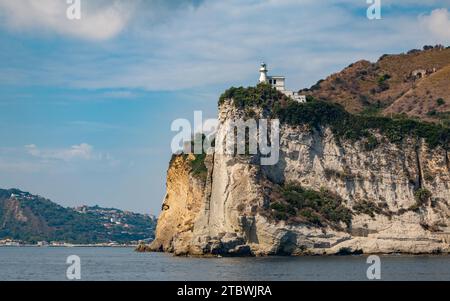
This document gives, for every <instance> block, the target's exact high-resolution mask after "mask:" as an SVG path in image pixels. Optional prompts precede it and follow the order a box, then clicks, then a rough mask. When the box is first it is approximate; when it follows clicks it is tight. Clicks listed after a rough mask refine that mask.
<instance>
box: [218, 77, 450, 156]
mask: <svg viewBox="0 0 450 301" xmlns="http://www.w3.org/2000/svg"><path fill="white" fill-rule="evenodd" d="M226 99H233V103H234V105H235V106H236V107H238V108H240V109H244V110H249V109H252V108H255V107H262V108H264V109H265V110H267V111H269V112H270V116H268V117H271V118H278V119H280V122H281V123H285V124H290V125H305V124H306V125H309V126H311V128H314V129H317V130H320V128H321V126H329V127H330V128H331V129H332V131H333V133H334V134H335V136H336V137H337V138H343V139H348V140H353V141H354V140H358V139H363V138H366V139H368V146H367V149H368V150H371V149H373V148H375V147H376V146H377V145H378V141H377V140H376V138H375V137H374V136H373V134H372V133H371V132H370V130H376V131H379V132H380V134H382V135H384V136H385V137H387V138H388V139H389V141H390V142H393V143H400V142H402V141H404V139H405V138H407V137H416V138H423V139H425V140H426V142H427V143H428V145H429V146H430V147H431V148H435V147H437V146H442V147H443V148H445V149H447V150H448V149H450V128H449V127H446V126H441V125H436V124H432V123H427V122H420V121H417V120H413V119H408V118H406V117H404V116H398V117H396V118H387V117H377V116H367V115H353V114H350V113H348V112H347V111H345V109H344V108H343V107H342V106H340V105H337V104H333V103H329V102H323V101H317V100H312V99H310V101H309V102H307V103H298V102H295V101H294V100H292V99H290V98H289V97H286V96H285V95H283V94H282V93H280V92H278V91H276V89H274V88H272V87H271V86H270V85H266V84H260V85H258V86H256V87H248V88H242V87H240V88H231V89H229V90H227V91H226V92H225V93H224V94H222V96H221V97H220V101H219V103H220V104H222V103H223V102H224V101H225V100H226ZM311 100H312V101H311Z"/></svg>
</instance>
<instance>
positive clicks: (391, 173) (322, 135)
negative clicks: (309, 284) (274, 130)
mask: <svg viewBox="0 0 450 301" xmlns="http://www.w3.org/2000/svg"><path fill="white" fill-rule="evenodd" d="M448 54H449V50H448V49H442V48H434V47H433V48H432V49H427V50H425V51H417V52H414V51H413V52H410V53H409V54H407V55H401V56H399V57H391V56H385V57H383V58H382V59H381V60H380V61H379V62H378V63H377V64H371V63H369V62H365V61H363V62H359V63H356V64H354V65H353V66H351V67H349V68H348V69H347V70H345V71H343V72H342V73H341V74H340V75H339V76H338V75H333V76H331V77H330V78H328V79H327V80H326V81H324V82H322V83H320V85H319V86H320V87H318V88H315V89H312V90H313V91H309V92H310V93H312V95H311V94H309V95H308V96H309V97H307V99H306V100H307V101H306V102H299V101H296V100H295V99H292V98H290V97H288V96H286V95H285V94H283V93H282V92H280V91H278V90H277V89H276V88H275V87H273V83H270V82H268V83H260V84H259V85H257V86H256V87H248V88H244V87H239V88H230V89H228V90H227V91H225V92H224V93H223V94H222V96H221V97H220V99H219V112H218V116H219V125H218V130H217V134H216V137H221V138H222V139H220V140H219V141H215V146H216V147H221V148H222V149H226V141H227V140H230V139H229V138H231V137H228V136H229V135H235V131H234V130H232V129H233V128H231V129H230V126H232V125H233V124H236V122H237V121H239V120H243V119H244V120H245V119H248V118H254V119H256V120H261V119H268V120H273V119H277V120H279V122H280V144H279V145H280V151H279V160H278V161H277V162H276V163H275V164H274V165H263V164H261V158H263V157H265V156H264V155H263V154H261V153H258V154H254V155H250V154H248V153H247V154H245V155H238V154H227V153H221V152H218V153H208V154H202V155H194V154H181V155H174V156H173V158H172V160H171V161H170V164H169V168H168V172H167V193H166V197H165V199H164V201H163V206H162V208H163V211H162V213H161V215H160V217H159V218H158V225H157V228H156V237H155V240H154V241H153V242H152V243H151V244H150V245H148V246H146V247H144V246H140V250H142V251H147V250H150V251H164V252H172V253H174V254H176V255H204V256H211V255H221V256H250V255H257V256H258V255H261V256H266V255H305V254H306V255H326V254H353V253H358V254H360V253H367V254H375V253H407V254H423V253H426V254H439V253H449V252H450V155H449V151H450V127H449V126H447V125H446V124H445V123H444V122H436V120H434V121H435V122H426V121H424V120H422V119H426V118H427V117H428V115H427V116H422V115H421V116H420V118H409V117H408V116H405V114H385V115H387V116H383V115H384V112H383V111H382V110H387V109H388V108H391V109H393V108H394V107H395V106H397V105H398V107H399V108H403V106H404V105H406V106H408V105H409V104H410V103H409V102H410V99H409V98H407V97H406V96H407V94H406V93H408V91H409V89H411V85H412V84H411V83H410V82H409V80H408V79H406V78H402V76H406V75H407V74H408V73H409V72H412V74H411V75H414V76H416V77H420V76H423V78H416V83H415V86H414V85H413V86H412V87H413V89H414V91H415V93H416V94H417V95H420V94H419V91H422V90H426V89H430V91H429V93H428V94H429V95H432V99H434V98H435V97H438V96H439V97H446V95H447V94H445V95H444V94H443V93H447V92H448V90H446V89H447V88H445V85H444V83H447V87H448V86H449V85H448V83H449V78H448V77H447V78H445V77H444V78H442V77H441V76H442V74H446V72H447V67H446V64H447V61H445V60H447V58H448V57H447V55H448ZM417 57H420V58H421V59H420V60H419V61H425V60H424V57H429V61H430V62H433V64H431V63H430V65H426V66H425V65H420V64H418V63H416V59H417ZM436 57H440V58H439V59H436ZM405 58H409V59H405ZM400 60H403V62H402V63H401V64H400V63H398V64H399V65H398V66H396V67H395V66H394V67H393V66H391V64H390V63H389V62H391V61H392V62H398V61H400ZM433 66H434V67H433ZM431 67H433V68H436V69H432V70H431V71H427V70H425V69H417V70H422V71H417V70H415V69H416V68H431ZM402 68H404V70H403V71H402ZM368 69H373V70H372V71H370V72H367V73H365V72H362V71H367V70H368ZM397 69H398V70H397ZM357 70H361V72H360V73H358V72H357ZM407 70H408V71H407ZM423 70H425V71H423ZM413 71H417V73H416V72H413ZM420 72H423V74H422V75H419V73H420ZM429 72H430V73H429ZM428 73H429V74H428ZM356 74H360V75H358V76H360V77H361V78H359V79H358V80H356V77H355V76H356ZM362 77H364V79H363V78H362ZM333 82H334V83H333ZM432 83H433V85H434V84H436V85H437V86H436V87H434V86H433V85H432ZM331 85H334V86H333V87H334V88H332V87H331ZM422 86H424V87H425V88H424V87H422ZM372 89H375V91H373V94H372V93H371V90H372ZM441 89H442V90H441ZM306 92H308V91H306ZM403 92H404V93H403ZM304 93H305V91H304ZM400 94H403V95H404V96H405V98H404V100H403V99H401V96H400ZM363 96H367V97H366V98H364V97H363ZM394 96H395V97H394ZM411 99H412V97H411ZM427 101H428V100H427ZM403 102H405V103H406V104H404V103H403ZM413 103H415V102H414V101H413ZM427 103H428V102H426V101H425V100H419V99H417V106H415V105H413V107H412V109H411V110H410V112H413V113H414V112H418V114H419V113H420V112H422V110H420V109H418V110H416V109H417V108H421V106H422V107H424V106H425V104H427ZM439 103H440V105H439V108H437V107H436V110H439V112H444V108H447V106H448V99H447V100H444V103H442V101H439ZM401 104H403V105H401ZM436 105H438V101H436ZM433 106H434V105H433ZM374 108H375V109H376V110H374ZM430 108H431V107H430ZM427 109H428V108H427ZM371 110H372V111H374V112H371ZM398 110H400V109H398ZM402 110H403V109H402ZM399 113H409V112H404V111H402V112H400V111H399ZM420 114H422V113H420ZM430 115H431V114H430ZM422 117H423V118H422ZM421 118H422V119H421ZM250 135H257V133H249V134H248V136H247V138H249V137H250ZM253 138H254V139H257V137H253ZM232 139H234V137H233V138H232ZM247 142H248V141H245V144H246V145H247V144H248V143H247Z"/></svg>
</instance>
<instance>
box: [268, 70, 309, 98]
mask: <svg viewBox="0 0 450 301" xmlns="http://www.w3.org/2000/svg"><path fill="white" fill-rule="evenodd" d="M267 72H268V70H267V65H266V63H262V64H261V67H260V68H259V83H260V84H262V83H265V84H270V85H271V86H272V87H274V88H275V89H277V90H278V91H280V92H281V93H283V94H284V95H286V96H288V97H291V98H292V99H294V100H295V101H297V102H300V103H304V102H306V96H305V95H300V94H299V93H298V92H294V91H289V90H286V86H285V82H286V78H285V77H284V76H268V75H267Z"/></svg>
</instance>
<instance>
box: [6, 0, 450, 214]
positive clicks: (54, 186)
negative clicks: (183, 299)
mask: <svg viewBox="0 0 450 301" xmlns="http://www.w3.org/2000/svg"><path fill="white" fill-rule="evenodd" d="M80 3H81V15H80V16H81V19H79V20H76V19H75V20H71V19H69V18H67V14H66V11H67V9H68V7H69V6H70V4H68V3H67V1H66V0H14V1H12V0H0V187H1V188H13V187H14V188H19V189H22V190H25V191H29V192H31V193H34V194H39V195H42V196H45V197H47V198H50V199H51V200H53V201H56V202H57V203H59V204H61V205H64V206H77V205H81V204H87V205H95V204H98V205H101V206H106V207H116V208H120V209H125V210H133V211H136V212H142V213H152V214H158V213H159V211H160V208H161V204H162V201H163V198H164V194H165V177H166V172H167V168H168V163H169V160H170V157H171V147H170V143H171V140H172V138H173V137H174V135H175V134H176V133H175V132H172V131H171V123H172V121H174V120H175V119H178V118H186V119H189V120H192V119H193V116H194V111H203V116H204V118H205V119H206V118H214V117H215V116H216V113H217V101H218V98H219V96H220V94H221V93H222V92H223V91H224V90H225V89H227V88H228V87H230V86H249V85H254V84H256V82H257V80H258V69H259V64H260V63H261V62H262V61H265V62H266V63H267V64H268V67H269V69H270V71H269V72H270V73H271V74H277V75H285V76H286V77H287V86H288V88H290V89H293V90H298V89H301V88H305V87H310V86H311V85H313V84H314V83H315V82H317V81H318V80H319V79H321V78H324V77H326V76H327V75H329V74H331V73H333V72H337V71H339V70H341V69H342V68H344V67H345V66H348V65H349V64H350V63H352V62H355V61H357V60H360V59H367V60H371V61H376V60H377V59H378V58H379V57H380V56H381V55H383V54H385V53H401V52H406V51H408V50H410V49H414V48H421V47H422V46H423V45H428V44H431V45H435V44H443V45H446V46H447V45H450V0H449V1H445V0H442V1H437V0H436V1H433V0H430V1H424V0H402V1H394V0H381V19H379V20H377V19H375V20H370V19H368V18H367V9H368V7H369V4H367V0H331V1H330V0H184V1H183V0H178V1H175V0H173V1H170V0H109V1H107V0H80Z"/></svg>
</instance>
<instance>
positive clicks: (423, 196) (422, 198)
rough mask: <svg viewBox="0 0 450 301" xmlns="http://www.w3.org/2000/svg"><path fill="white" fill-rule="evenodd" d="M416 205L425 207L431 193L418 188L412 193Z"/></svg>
mask: <svg viewBox="0 0 450 301" xmlns="http://www.w3.org/2000/svg"><path fill="white" fill-rule="evenodd" d="M414 197H415V198H416V201H417V205H419V206H420V205H425V204H426V203H427V202H428V201H429V200H430V199H431V197H432V194H431V192H430V191H429V190H428V189H426V188H420V189H418V190H417V191H416V192H415V193H414Z"/></svg>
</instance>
